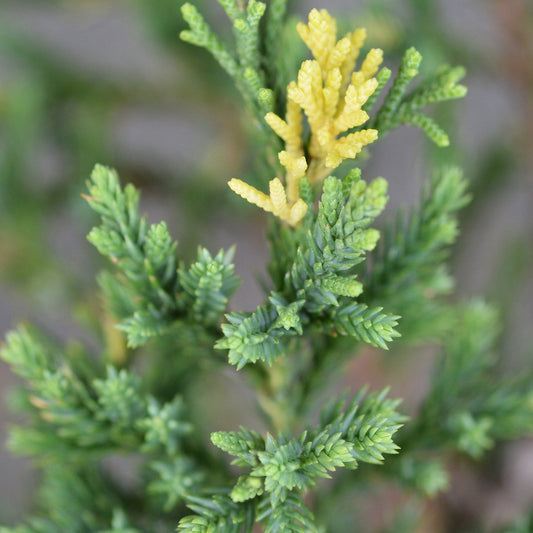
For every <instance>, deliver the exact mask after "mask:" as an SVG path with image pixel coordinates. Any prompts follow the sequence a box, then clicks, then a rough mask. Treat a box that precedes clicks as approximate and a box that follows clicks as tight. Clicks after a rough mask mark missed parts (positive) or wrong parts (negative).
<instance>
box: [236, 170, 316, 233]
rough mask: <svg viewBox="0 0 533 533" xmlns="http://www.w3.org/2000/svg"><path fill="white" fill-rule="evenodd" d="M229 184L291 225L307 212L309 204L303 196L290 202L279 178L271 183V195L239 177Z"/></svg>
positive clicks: (243, 195) (239, 193)
mask: <svg viewBox="0 0 533 533" xmlns="http://www.w3.org/2000/svg"><path fill="white" fill-rule="evenodd" d="M228 185H229V187H230V189H231V190H232V191H233V192H234V193H236V194H238V195H239V196H241V197H242V198H244V199H245V200H247V201H248V202H250V203H251V204H254V205H257V206H258V207H260V208H261V209H263V210H265V211H267V212H268V213H273V214H274V215H276V216H277V217H278V218H280V219H281V220H282V221H283V222H286V223H287V224H289V225H291V226H297V225H298V224H299V223H300V221H301V220H302V218H303V217H304V216H305V213H306V212H307V204H306V203H305V202H304V201H303V200H302V199H301V198H299V199H298V200H297V201H296V202H295V203H294V204H292V205H289V204H288V202H287V196H286V194H285V188H284V187H283V184H282V183H281V181H280V180H279V179H278V178H274V179H273V180H271V181H270V183H269V192H270V196H267V195H266V194H265V193H263V192H261V191H259V190H257V189H256V188H255V187H252V186H251V185H248V183H245V182H244V181H242V180H239V179H237V178H233V179H231V180H230V181H229V182H228Z"/></svg>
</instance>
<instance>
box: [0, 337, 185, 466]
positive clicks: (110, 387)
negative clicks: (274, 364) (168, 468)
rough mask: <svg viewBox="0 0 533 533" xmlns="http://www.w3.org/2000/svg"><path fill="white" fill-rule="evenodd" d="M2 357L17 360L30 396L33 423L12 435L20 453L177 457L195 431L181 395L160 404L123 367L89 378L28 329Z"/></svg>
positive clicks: (11, 339)
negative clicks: (119, 451)
mask: <svg viewBox="0 0 533 533" xmlns="http://www.w3.org/2000/svg"><path fill="white" fill-rule="evenodd" d="M0 355H1V357H2V359H4V360H5V361H7V362H8V363H11V362H16V364H14V365H13V369H14V370H15V371H16V372H17V374H19V375H20V376H22V377H25V379H26V380H27V381H26V383H27V387H28V389H29V391H30V392H31V398H32V405H30V406H28V409H29V411H30V412H31V413H32V415H33V416H34V417H35V420H34V422H35V423H34V425H33V427H31V428H23V427H19V428H16V429H14V430H13V432H12V433H11V437H10V446H11V448H12V449H14V450H16V451H17V453H21V454H28V455H34V454H46V455H50V456H53V457H57V458H59V457H61V456H62V454H63V453H65V450H67V449H68V448H69V447H70V446H72V447H74V450H73V453H74V455H76V454H77V453H78V452H79V453H80V454H81V453H82V451H83V449H91V450H95V451H97V450H104V449H112V448H115V447H123V448H126V449H130V450H133V449H137V448H138V447H141V446H142V447H144V449H145V450H146V451H152V452H156V451H157V452H160V451H163V450H166V451H167V452H168V453H170V454H175V453H176V452H177V451H178V450H179V448H180V442H181V440H182V439H183V438H184V436H186V435H187V434H188V433H190V431H191V426H190V424H189V422H186V421H185V420H184V415H185V413H184V411H183V404H182V400H181V399H180V398H179V397H176V398H175V399H174V400H173V401H171V402H169V403H166V404H163V405H161V404H160V403H159V402H158V401H157V400H155V398H153V397H151V396H149V395H145V394H144V393H143V391H142V389H141V382H140V380H139V378H138V377H136V376H134V375H133V374H132V373H130V372H129V371H127V370H125V369H123V370H120V371H117V370H116V369H115V368H114V367H108V368H107V373H106V376H105V377H104V378H95V379H90V378H89V376H88V375H86V374H83V373H81V372H80V371H79V370H78V369H77V368H76V366H75V364H74V363H72V364H71V363H70V360H69V356H68V352H65V351H60V350H59V349H58V348H57V347H52V346H50V347H48V346H46V344H45V343H44V341H41V339H40V337H39V336H38V335H37V334H36V333H34V332H32V331H30V330H28V329H20V330H19V331H16V332H11V333H10V334H9V336H8V338H7V343H6V345H5V346H4V347H3V349H2V351H1V353H0ZM76 355H78V356H79V354H76ZM85 357H87V355H86V354H85ZM30 372H31V374H30Z"/></svg>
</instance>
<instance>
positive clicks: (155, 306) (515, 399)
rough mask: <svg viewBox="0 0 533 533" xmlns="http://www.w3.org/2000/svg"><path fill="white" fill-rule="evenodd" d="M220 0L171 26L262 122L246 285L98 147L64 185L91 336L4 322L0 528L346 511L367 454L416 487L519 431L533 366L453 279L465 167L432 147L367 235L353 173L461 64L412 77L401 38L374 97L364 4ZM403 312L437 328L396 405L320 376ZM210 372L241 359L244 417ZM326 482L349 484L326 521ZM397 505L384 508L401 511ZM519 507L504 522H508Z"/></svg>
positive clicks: (322, 528)
mask: <svg viewBox="0 0 533 533" xmlns="http://www.w3.org/2000/svg"><path fill="white" fill-rule="evenodd" d="M218 4H219V5H220V7H221V8H222V9H223V11H224V12H225V13H226V15H227V17H228V18H229V20H230V21H231V24H232V32H233V43H232V44H231V45H230V44H226V43H224V42H223V40H222V39H221V38H220V37H219V36H218V34H217V32H216V31H214V30H213V29H212V28H211V27H210V26H209V24H208V23H207V22H206V20H205V19H204V17H203V16H202V15H201V13H200V11H199V10H198V8H197V7H195V6H194V5H193V4H192V3H186V4H184V5H183V6H182V13H183V16H184V19H185V21H186V23H187V24H188V26H189V29H187V30H185V31H183V32H182V33H181V36H182V38H183V39H184V40H185V41H188V42H189V43H192V44H195V45H197V46H200V47H203V48H205V49H206V50H207V51H208V52H209V53H211V54H212V55H213V56H214V57H215V59H216V60H217V61H218V62H219V63H220V65H221V66H222V67H223V69H224V70H225V71H226V72H227V73H228V74H229V75H230V77H231V78H232V79H233V81H234V82H235V85H236V87H237V89H238V90H239V91H240V93H241V95H242V97H243V98H244V101H245V103H246V105H247V107H248V109H249V111H250V114H249V116H248V119H250V117H251V119H252V120H251V122H252V125H253V128H254V129H255V130H257V131H258V132H260V133H261V137H260V143H261V144H262V146H261V147H262V148H264V154H265V158H264V160H263V161H261V162H260V163H261V164H263V165H264V166H268V167H269V168H270V169H271V170H272V172H273V174H276V175H275V177H272V176H270V177H269V179H270V178H271V179H270V181H269V182H264V183H262V184H258V186H259V187H261V188H262V189H263V190H261V189H258V188H255V187H252V186H251V185H250V184H248V183H246V182H245V181H242V180H239V179H236V178H233V179H231V180H230V181H229V185H230V187H231V188H232V189H233V191H234V192H236V193H237V194H239V195H240V196H242V197H243V198H245V199H246V200H248V201H249V202H251V203H253V204H255V205H257V206H258V207H261V208H262V209H263V210H264V211H266V212H267V213H269V215H268V217H269V220H270V223H269V230H268V240H269V244H270V257H269V260H268V265H267V266H268V274H269V279H268V280H267V281H266V283H265V287H266V288H265V295H264V299H263V301H262V302H260V303H259V305H257V307H256V309H255V310H253V311H243V310H234V309H233V308H232V307H231V305H230V299H231V296H232V295H233V294H234V293H235V291H236V290H237V287H238V285H239V280H238V278H237V276H236V275H235V273H234V270H235V269H234V265H233V248H230V249H229V250H228V251H223V250H221V251H219V252H218V253H216V254H212V253H210V252H209V251H208V250H207V249H205V248H203V247H199V248H198V252H197V256H196V258H195V259H194V260H193V261H192V262H186V261H184V260H183V259H180V257H179V256H178V254H177V243H176V242H175V240H174V239H173V238H172V237H171V234H170V231H169V228H168V227H167V225H166V224H165V223H164V222H161V223H158V224H151V225H150V224H149V223H148V222H147V218H146V217H144V216H142V215H141V213H140V211H139V202H140V192H139V191H138V190H137V188H136V187H135V186H134V185H132V184H129V185H126V186H124V187H123V186H122V185H121V184H120V181H119V178H118V174H117V173H116V172H115V171H114V170H112V169H110V168H107V167H104V166H101V165H97V166H96V167H95V168H94V171H93V173H92V174H91V177H90V180H89V181H88V184H87V186H88V194H87V195H86V196H85V199H86V200H87V202H88V204H89V206H90V207H91V208H92V210H93V211H94V212H95V213H96V214H97V215H99V217H100V222H99V224H98V225H97V226H96V227H95V228H94V229H93V230H92V231H91V232H90V234H89V237H88V239H89V241H90V242H91V243H92V244H93V245H94V246H95V247H96V249H97V250H98V251H99V252H100V253H101V254H102V255H103V256H104V257H106V258H107V259H109V260H110V261H111V263H112V270H111V271H104V272H102V273H101V274H100V275H99V277H98V282H99V286H100V289H101V293H102V298H101V304H102V312H101V313H98V314H97V316H96V317H95V318H94V321H93V324H100V326H99V327H96V328H94V332H95V333H96V334H97V335H98V339H97V342H95V343H94V346H97V348H93V349H92V350H89V349H88V348H84V347H82V346H81V345H79V344H76V343H70V344H67V345H66V346H65V347H62V346H59V344H60V343H55V342H52V341H51V340H49V339H48V336H47V335H46V334H44V333H37V331H36V330H34V329H33V328H31V327H28V326H21V327H20V328H19V329H17V330H16V331H14V332H11V333H9V334H8V335H7V338H6V342H5V344H4V345H3V346H2V347H1V350H0V357H1V358H2V359H3V360H4V361H5V362H7V363H8V364H9V365H10V367H11V368H12V370H13V371H14V373H15V374H17V375H18V376H19V377H20V379H21V380H22V386H21V388H20V390H19V392H18V393H17V394H16V395H14V396H13V398H14V400H13V403H14V405H15V406H16V407H17V408H18V409H19V411H20V412H21V413H23V414H24V415H25V417H26V420H27V422H25V423H23V424H22V425H19V426H15V427H14V428H12V429H11V432H10V439H9V446H10V448H11V449H12V450H13V451H14V452H16V453H19V454H22V455H26V456H31V457H33V458H34V459H35V460H36V462H37V464H38V465H39V467H40V468H41V470H42V491H41V493H40V496H39V503H40V506H39V507H38V509H37V512H36V515H35V517H34V518H29V519H28V520H27V521H26V522H25V525H22V526H19V527H14V528H6V527H4V528H0V533H65V532H68V533H93V532H98V533H140V532H142V531H150V532H152V531H156V532H160V531H161V532H163V531H175V530H176V528H177V531H178V532H181V533H187V532H188V533H252V532H256V531H264V532H266V533H279V532H288V533H325V532H326V530H327V531H332V532H333V533H335V532H336V531H346V530H347V529H346V525H344V526H340V525H339V524H341V523H344V524H346V523H351V524H353V523H355V522H354V520H352V518H351V515H350V516H348V515H349V514H350V513H351V512H352V507H354V502H355V501H356V499H358V498H359V497H360V496H361V495H362V494H363V493H364V494H373V482H374V480H375V479H376V478H378V477H380V478H381V479H384V480H388V481H391V482H393V483H395V484H398V485H400V486H401V487H402V488H403V489H404V490H407V491H409V492H411V493H416V495H417V498H420V499H421V498H427V497H432V496H434V495H436V494H437V493H439V492H441V491H443V490H446V489H447V488H448V487H449V486H450V484H451V476H450V475H449V472H448V470H449V461H451V459H450V458H453V457H455V456H456V455H457V454H463V455H467V456H468V457H470V458H474V459H479V458H481V457H482V456H483V455H484V454H485V452H486V451H487V450H489V449H492V448H493V447H494V446H496V445H497V443H498V442H499V441H501V440H506V439H511V438H517V437H521V436H524V435H531V434H532V433H533V388H532V387H531V383H532V382H531V373H528V375H527V376H524V377H521V378H516V377H513V376H509V377H508V376H502V372H501V371H500V370H501V369H500V366H499V365H500V358H499V357H498V355H497V349H496V334H497V332H498V329H499V328H498V326H499V324H500V319H499V317H498V314H497V313H496V312H495V311H494V310H493V309H492V308H491V307H490V306H488V305H486V304H482V303H479V302H473V303H472V302H471V303H468V302H466V303H465V302H463V303H459V304H457V303H454V300H453V298H452V297H451V294H452V291H453V278H452V276H451V275H450V273H449V269H448V268H447V265H446V261H447V258H448V255H449V249H450V246H451V245H452V244H453V242H454V241H455V239H456V238H457V235H458V213H459V210H460V209H461V208H463V207H464V206H465V205H466V204H467V203H468V200H469V194H468V193H467V192H466V191H467V182H466V180H465V179H464V178H463V176H462V173H461V172H460V171H459V170H458V169H456V168H453V167H449V168H445V169H441V170H440V171H436V172H435V174H434V175H433V177H431V178H430V179H428V181H427V183H426V185H425V186H424V189H423V193H422V199H421V202H420V205H419V206H415V207H414V208H412V210H411V211H410V212H409V213H408V214H405V212H403V211H402V212H400V214H398V215H397V217H396V221H395V222H393V223H387V222H386V221H385V223H384V224H383V226H384V227H385V230H384V231H383V235H382V234H381V232H380V231H379V230H378V229H377V228H378V227H380V223H381V222H380V221H376V219H377V218H378V217H380V216H381V215H382V213H383V212H384V211H385V207H386V205H387V201H388V195H387V194H388V193H387V181H386V180H385V179H384V178H381V177H378V178H376V179H370V180H363V179H362V171H361V168H360V165H359V161H360V160H361V159H362V156H363V155H365V154H366V155H370V153H371V146H372V143H374V142H378V141H379V140H380V139H381V138H383V136H385V135H386V134H387V133H388V132H390V131H391V130H392V129H395V128H397V127H399V126H401V125H414V126H417V127H419V128H421V129H422V130H423V131H424V132H425V133H426V135H427V136H428V137H429V138H430V139H432V140H433V141H434V142H435V143H436V144H437V145H438V146H445V145H447V144H448V143H449V139H448V136H447V134H446V133H445V132H444V131H443V130H442V128H441V127H440V126H439V125H438V124H437V123H436V122H435V121H434V120H433V119H432V118H430V117H429V116H428V115H426V114H425V113H424V112H423V110H424V109H425V108H426V106H429V105H431V104H435V103H439V102H442V101H445V100H450V99H455V98H460V97H462V96H464V94H465V92H466V89H465V88H464V87H463V86H462V85H459V84H458V82H459V80H460V79H461V78H462V76H463V74H464V72H463V69H462V68H460V67H442V68H440V69H438V70H437V71H436V73H435V74H434V75H432V76H430V77H429V78H427V79H426V80H425V81H422V82H420V83H418V84H417V85H416V86H415V87H414V88H413V89H410V84H411V82H412V81H413V80H414V79H415V78H416V76H417V75H418V71H419V67H420V64H421V59H422V58H421V55H420V53H419V52H417V51H416V50H415V49H414V48H410V49H408V50H407V52H406V53H405V55H404V57H403V60H402V61H401V64H400V67H399V70H398V73H397V75H396V76H395V77H394V78H393V79H392V82H391V85H390V88H389V89H388V91H387V93H386V94H385V95H384V96H383V97H382V98H380V95H383V94H384V91H386V87H387V83H388V82H389V80H390V79H391V78H392V74H391V70H390V69H388V68H386V67H383V68H381V64H382V62H383V51H382V50H380V49H377V48H372V49H370V50H369V51H368V52H367V53H366V55H365V56H364V57H361V58H359V55H360V52H361V50H362V49H363V46H364V42H365V38H366V30H364V29H363V28H355V29H353V31H350V32H348V33H347V34H345V35H344V36H339V35H338V31H337V29H338V28H337V21H336V20H335V18H333V17H332V16H331V15H330V14H329V13H328V12H327V11H326V10H317V9H313V10H312V11H311V13H310V14H309V17H308V20H307V22H306V23H305V22H300V23H298V24H295V25H294V27H292V28H291V27H290V24H292V23H293V22H292V21H291V19H287V18H286V13H287V10H288V2H287V1H286V0H273V1H272V2H269V3H268V5H267V4H266V3H264V2H260V1H258V0H249V1H247V2H245V1H237V0H219V1H218ZM291 30H292V37H290V39H292V41H290V39H289V38H287V35H288V34H289V33H290V31H291ZM296 39H299V40H300V42H301V43H303V44H305V46H307V48H308V49H309V51H310V54H311V56H312V59H306V58H305V57H304V56H302V57H301V58H299V62H301V65H300V66H299V68H298V67H297V66H294V69H293V70H294V71H291V67H290V65H292V63H291V62H290V61H286V60H285V59H286V57H285V56H287V55H289V54H291V53H295V51H299V50H303V46H302V48H298V47H297V46H295V47H294V50H292V49H291V50H290V51H289V50H284V49H283V46H282V45H283V43H287V42H293V43H295V42H296ZM282 84H283V85H285V84H286V85H287V86H286V87H285V86H282ZM214 90H215V88H213V91H214ZM282 145H283V146H282ZM276 154H277V157H276ZM354 160H355V162H354ZM350 163H352V169H351V170H347V171H346V172H345V171H343V170H342V169H343V168H346V167H347V166H348V165H349V164H350ZM341 165H343V166H342V167H341ZM258 166H259V165H258ZM335 169H337V170H335ZM334 171H335V173H336V174H337V175H336V176H335V175H332V172H334ZM256 177H258V178H259V177H260V173H259V172H258V175H257V176H256ZM227 178H229V176H224V167H223V165H220V179H222V180H226V179H227ZM256 183H257V182H256ZM266 189H268V194H267V193H266V192H264V191H266ZM220 201H221V202H222V201H225V200H224V199H221V200H220ZM385 216H387V215H386V214H385ZM400 336H402V337H403V338H404V339H405V340H406V341H409V342H410V343H411V344H415V343H420V342H421V341H427V340H432V341H434V342H436V343H437V344H438V347H439V349H440V356H439V359H438V364H437V367H436V369H435V372H434V376H433V380H432V382H431V384H430V386H429V388H428V390H427V391H423V394H424V397H423V398H422V399H421V403H420V408H419V409H418V410H416V411H415V412H414V413H413V414H412V417H411V418H408V417H407V416H405V415H404V414H402V413H400V411H399V410H398V409H399V405H400V403H401V400H400V399H390V398H389V397H388V392H387V390H386V389H385V390H383V391H382V392H379V393H372V392H368V389H369V388H370V387H367V388H362V389H360V390H359V391H355V394H354V395H353V396H352V399H351V400H348V393H346V394H344V395H340V397H339V395H338V394H337V393H336V392H335V390H336V388H335V387H333V386H332V381H333V378H334V377H336V376H338V375H339V373H340V372H342V371H343V370H344V369H345V363H346V362H347V361H348V360H349V359H350V358H351V357H352V356H355V355H356V354H357V353H359V352H360V351H362V350H365V351H369V352H372V353H373V354H374V358H375V359H376V358H379V356H380V354H383V352H384V350H388V349H392V351H394V349H395V347H396V345H397V343H396V342H395V341H396V340H397V339H398V338H399V337H400ZM394 356H395V357H396V359H397V360H396V361H394V364H396V365H398V364H400V363H401V359H400V357H401V355H400V354H398V352H397V351H396V352H395V353H394ZM404 356H405V354H404ZM227 361H229V364H230V365H232V368H229V367H228V366H227ZM391 361H392V357H390V358H381V359H380V364H382V365H386V364H389V363H391ZM236 370H237V371H239V372H238V373H237V372H236ZM220 374H222V376H225V378H224V379H228V375H230V376H231V378H229V379H243V380H248V384H249V387H250V389H251V391H252V393H253V394H254V399H255V402H253V401H252V402H249V401H248V399H247V400H246V401H245V400H244V399H243V401H242V404H241V405H240V406H239V407H240V410H239V411H238V412H236V413H235V414H234V416H232V417H231V421H232V422H231V424H233V423H234V422H235V421H236V420H238V419H244V418H247V419H249V414H250V413H249V412H248V411H246V417H245V415H243V412H244V411H245V407H247V405H246V406H245V404H249V403H252V404H254V403H255V404H256V406H257V407H258V409H259V412H260V413H261V415H262V416H263V425H260V424H259V422H258V421H256V425H255V426H253V425H252V424H250V427H244V426H242V427H240V429H235V428H234V429H232V428H231V426H230V427H228V425H229V422H228V420H230V419H228V420H221V419H220V416H221V415H220V413H223V412H224V411H222V410H221V409H222V408H223V407H220V406H218V405H215V404H218V403H220V404H224V402H223V401H222V400H223V399H221V398H220V397H219V395H217V392H216V391H217V388H216V387H214V388H213V389H211V387H210V384H211V383H213V380H214V379H216V378H217V377H218V376H219V375H220ZM413 379H415V380H416V379H418V377H417V376H414V377H413ZM224 384H225V386H226V387H227V386H228V382H227V381H226V382H224ZM324 391H327V394H328V396H329V397H330V398H329V401H325V400H324ZM421 394H422V393H421ZM224 395H225V391H224ZM211 407H216V408H217V409H214V410H213V412H215V413H217V414H216V415H210V416H208V415H207V411H208V410H209V408H211ZM241 411H242V412H241ZM235 425H236V426H237V425H238V422H236V423H235ZM265 426H266V427H265ZM403 426H405V427H403ZM254 427H255V429H254ZM257 427H261V430H260V431H258V430H257ZM209 435H210V439H209ZM450 452H451V453H450ZM228 456H231V458H229V457H228ZM125 474H126V475H125ZM357 489H364V490H359V491H358V492H355V491H356V490H357ZM343 498H345V499H346V498H348V499H349V501H350V505H349V507H350V508H349V509H348V510H346V509H344V510H343V513H346V516H343V517H341V518H342V520H340V521H337V520H335V518H336V511H332V509H336V507H335V506H336V505H337V504H338V502H342V501H343ZM409 509H410V508H408V507H406V509H405V513H403V514H402V513H400V514H399V515H398V520H396V522H395V524H397V528H396V529H394V531H407V530H408V529H409V528H408V527H407V526H406V524H408V525H412V524H413V523H414V522H413V520H412V516H414V513H409V512H407V511H409ZM333 515H335V516H333ZM406 517H407V518H406ZM523 524H524V525H519V526H517V528H515V529H514V530H510V531H517V532H518V531H526V530H527V531H529V529H528V528H529V526H530V522H524V523H523ZM326 525H327V526H328V528H327V529H326ZM363 525H364V524H363ZM404 526H405V527H404ZM395 527H396V525H395Z"/></svg>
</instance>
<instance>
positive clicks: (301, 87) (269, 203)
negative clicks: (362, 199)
mask: <svg viewBox="0 0 533 533" xmlns="http://www.w3.org/2000/svg"><path fill="white" fill-rule="evenodd" d="M297 31H298V33H299V35H300V37H301V38H302V40H303V41H304V43H305V44H306V45H307V47H308V48H309V49H310V50H311V53H312V55H313V57H314V59H311V60H306V61H304V62H303V63H302V65H301V67H300V70H299V72H298V79H297V81H293V82H291V83H290V84H289V86H288V87H287V111H286V115H285V119H282V118H281V117H279V116H278V115H276V114H275V113H268V114H267V115H266V116H265V121H266V122H267V123H268V125H269V126H270V127H271V128H272V129H273V130H274V132H275V133H276V134H277V135H279V137H281V139H283V141H285V150H283V151H281V152H279V154H278V157H279V161H280V163H281V165H282V166H283V167H284V168H285V171H286V173H285V179H284V181H285V186H284V185H283V184H282V182H281V179H280V178H278V177H276V178H274V179H273V180H272V181H271V182H270V184H269V188H270V195H269V196H267V195H266V194H265V193H263V192H261V191H259V190H257V189H256V188H255V187H252V186H251V185H248V184H247V183H245V182H243V181H241V180H237V179H232V180H231V181H230V182H229V186H230V187H231V189H232V190H233V191H234V192H236V193H237V194H239V195H240V196H242V197H243V198H245V199H246V200H248V201H249V202H251V203H253V204H255V205H257V206H259V207H261V208H262V209H264V210H265V211H269V212H271V213H274V214H275V215H276V216H278V217H279V218H280V219H281V220H283V221H284V222H286V223H288V224H289V225H291V226H296V225H298V224H299V223H300V221H301V220H302V218H303V217H304V215H305V213H306V211H307V204H306V203H305V202H304V201H303V200H302V199H301V198H300V195H299V182H300V180H301V179H302V178H303V177H304V176H305V177H306V178H307V179H308V180H309V182H310V183H311V184H315V183H317V182H320V181H322V180H323V179H324V178H326V177H327V176H328V175H329V174H330V173H331V171H332V170H333V169H334V168H337V167H338V166H339V165H340V164H341V163H342V162H343V161H344V160H345V159H354V158H355V157H357V155H358V154H359V153H360V152H361V150H362V149H363V148H364V147H365V146H366V145H367V144H370V143H372V142H374V141H375V140H376V139H377V137H378V132H377V130H374V129H364V130H360V131H356V132H351V133H350V130H351V129H353V128H356V127H359V126H362V125H363V124H364V123H365V122H366V121H367V120H368V118H369V117H368V114H367V113H366V112H365V111H364V110H363V109H362V107H363V105H364V104H365V103H366V101H367V100H368V98H369V97H370V96H371V95H372V93H373V92H374V91H375V90H376V88H377V85H378V82H377V80H376V78H375V77H374V76H375V74H376V73H377V71H378V69H379V66H380V65H381V62H382V60H383V52H382V50H380V49H378V48H373V49H372V50H370V51H369V52H368V54H367V56H366V58H365V59H364V60H363V62H362V64H361V67H360V69H359V70H357V71H354V69H355V65H356V61H357V59H358V57H359V53H360V51H361V48H362V46H363V44H364V42H365V39H366V31H365V30H364V29H362V28H359V29H356V30H355V31H353V32H351V33H348V34H346V35H345V36H344V37H343V38H342V39H340V40H339V41H337V23H336V21H335V19H334V18H332V17H331V15H330V14H329V13H328V12H327V11H326V10H325V9H322V10H320V11H319V10H317V9H313V10H312V11H311V12H310V13H309V21H308V24H304V23H299V24H298V26H297ZM302 113H303V114H305V116H306V118H307V122H308V124H309V129H310V132H311V138H310V141H309V145H308V158H309V161H308V160H307V158H306V155H305V153H304V145H303V141H302V133H303V125H302V121H303V114H302Z"/></svg>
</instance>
